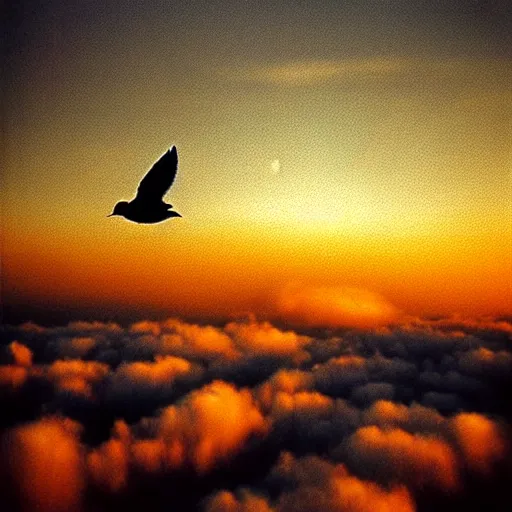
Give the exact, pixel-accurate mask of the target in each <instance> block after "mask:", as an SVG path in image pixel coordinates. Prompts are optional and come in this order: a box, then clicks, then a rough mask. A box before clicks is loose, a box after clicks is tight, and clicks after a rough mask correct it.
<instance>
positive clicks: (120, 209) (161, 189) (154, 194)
mask: <svg viewBox="0 0 512 512" xmlns="http://www.w3.org/2000/svg"><path fill="white" fill-rule="evenodd" d="M177 171H178V151H177V149H176V146H173V147H172V148H171V149H169V150H167V151H166V152H165V153H164V154H163V155H162V156H161V157H160V158H159V159H158V160H157V161H156V162H155V163H154V164H153V167H151V169H150V170H149V171H148V172H147V174H146V175H145V176H144V178H142V180H141V182H140V183H139V186H138V188H137V195H136V196H135V198H134V199H132V200H131V201H130V202H128V201H120V202H118V203H117V204H116V205H115V206H114V210H113V212H112V213H111V214H110V215H107V217H112V216H114V215H119V216H121V217H124V218H125V219H127V220H130V221H132V222H137V223H139V224H156V223H158V222H162V221H164V220H167V219H170V218H172V217H181V215H180V214H179V213H178V212H176V211H174V210H172V209H171V208H172V205H171V204H168V203H165V202H164V201H163V197H164V195H165V194H166V192H167V191H168V190H169V188H171V185H172V183H173V181H174V178H175V177H176V172H177Z"/></svg>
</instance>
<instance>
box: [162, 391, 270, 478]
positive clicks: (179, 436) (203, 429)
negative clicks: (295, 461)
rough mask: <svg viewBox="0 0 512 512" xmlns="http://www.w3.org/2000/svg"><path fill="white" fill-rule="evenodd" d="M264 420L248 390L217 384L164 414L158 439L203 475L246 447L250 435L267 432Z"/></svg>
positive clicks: (178, 462)
mask: <svg viewBox="0 0 512 512" xmlns="http://www.w3.org/2000/svg"><path fill="white" fill-rule="evenodd" d="M265 428H266V427H265V420H264V418H263V416H262V415H261V413H260V411H259V410H258V408H257V407H256V405H255V404H254V401H253V397H252V395H251V393H250V392H249V390H247V389H245V390H244V389H242V390H240V391H239V390H237V389H236V388H235V387H234V386H231V385H229V384H227V383H225V382H222V381H215V382H212V383H211V384H209V385H208V386H205V387H204V388H201V389H199V390H197V391H194V392H192V393H191V394H189V395H187V397H186V398H185V399H184V401H183V402H182V403H180V404H178V405H176V406H174V405H172V406H170V407H167V408H166V409H164V410H163V411H162V414H161V416H160V418H159V427H158V435H159V437H161V438H162V439H163V440H164V441H166V442H167V443H168V444H169V445H170V446H171V447H172V452H173V454H175V455H176V457H175V458H174V459H173V460H172V461H171V462H172V464H175V465H182V464H184V463H187V464H191V465H192V467H194V468H195V469H196V471H198V472H200V473H202V472H205V471H208V470H210V469H211V468H212V467H213V466H214V465H215V463H216V462H218V461H222V460H224V459H226V458H228V457H229V456H231V455H232V454H234V453H236V452H237V451H238V450H240V449H241V448H242V447H243V443H244V441H245V440H246V439H247V438H248V437H249V436H250V435H251V434H258V433H263V432H264V431H265Z"/></svg>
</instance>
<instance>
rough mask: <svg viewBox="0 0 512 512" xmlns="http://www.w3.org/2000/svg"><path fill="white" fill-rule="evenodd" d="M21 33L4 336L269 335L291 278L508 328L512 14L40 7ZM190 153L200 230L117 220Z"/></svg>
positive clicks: (236, 5) (300, 6) (414, 7)
mask: <svg viewBox="0 0 512 512" xmlns="http://www.w3.org/2000/svg"><path fill="white" fill-rule="evenodd" d="M6 25H7V29H6V36H5V42H6V44H5V47H6V70H7V71H6V77H5V93H6V94H5V98H4V113H5V121H4V132H5V133H4V147H5V151H4V156H3V161H4V165H3V166H2V167H3V168H4V171H3V172H2V188H3V190H4V194H3V196H4V199H3V215H2V217H3V221H2V224H3V232H4V234H3V238H2V244H3V245H2V256H3V257H2V260H3V264H2V284H3V295H4V300H5V302H6V303H7V307H6V309H5V315H6V318H7V319H9V318H11V319H12V321H25V320H30V319H31V316H33V315H37V316H38V319H40V320H41V319H43V317H44V315H45V310H48V309H50V308H53V310H54V311H71V310H72V311H73V314H72V316H73V317H74V318H75V319H76V318H80V317H81V318H86V317H87V318H89V317H90V316H91V315H92V316H94V315H98V314H102V315H104V316H105V319H108V318H110V319H114V320H116V319H120V318H125V319H130V320H135V319H137V318H136V316H137V312H141V311H143V312H144V313H146V314H152V315H156V316H159V315H160V316H161V315H165V314H170V313H174V314H181V315H188V316H196V317H205V316H207V317H223V318H225V317H227V316H229V315H230V314H233V313H235V314H238V313H241V314H243V313H245V312H247V311H251V312H255V313H257V314H259V315H261V316H264V317H268V318H271V317H272V316H275V315H276V310H277V309H279V308H278V307H277V303H278V302H279V299H278V297H279V296H280V295H281V294H282V293H283V290H286V289H287V287H289V286H291V285H297V286H302V287H306V288H309V287H314V288H318V287H328V288H336V289H341V290H345V289H356V290H362V291H363V293H366V292H369V293H375V294H378V295H379V296H382V297H383V298H384V299H385V300H386V301H388V302H389V303H390V304H391V305H393V306H394V307H395V308H397V310H400V311H404V312H405V313H412V314H428V315H443V314H452V313H460V314H469V315H482V314H483V315H507V314H510V313H511V304H512V300H511V299H512V287H511V277H512V275H511V273H512V261H511V256H510V253H509V250H510V248H511V246H512V227H511V222H510V221H511V218H512V202H511V199H510V198H511V191H512V190H511V187H512V181H511V180H512V153H511V151H512V150H511V147H512V144H511V142H512V140H511V137H512V130H511V125H512V111H511V105H512V103H511V89H510V82H511V78H512V62H511V54H510V47H511V36H510V27H511V13H510V7H509V6H508V2H505V1H491V2H479V1H475V2H465V1H464V2H463V1H455V2H444V1H441V2H435V3H430V2H420V1H413V2H410V1H407V2H406V1H399V0H395V1H391V0H389V1H385V0H382V1H363V2H350V1H348V2H279V3H278V4H276V3H275V2H251V1H246V2H238V1H237V2H234V1H233V2H230V1H227V2H226V1H224V2H217V1H213V2H211V1H210V2H201V1H199V2H164V1H161V2H158V1H149V2H144V4H141V3H138V2H96V1H90V2H86V3H83V2H73V1H72V2H66V3H63V2H51V1H50V2H20V3H19V5H17V6H12V7H10V8H9V10H8V11H7V16H6ZM172 145H176V146H177V148H178V153H179V159H180V162H179V171H178V176H177V179H176V182H175V184H174V186H173V188H172V189H171V190H170V192H169V195H168V196H167V199H168V200H169V202H171V203H172V204H173V205H174V207H175V209H176V210H177V211H178V212H180V214H181V215H182V216H183V218H182V219H173V220H172V221H170V222H165V223H162V224H158V225H155V226H149V227H148V226H137V225H134V224H132V223H129V222H127V221H124V220H122V219H121V218H112V219H108V220H107V219H106V218H105V217H106V215H108V214H109V213H110V212H111V211H112V208H113V206H114V204H115V203H116V202H117V201H119V200H122V199H124V200H130V199H131V198H133V196H134V194H135V191H136V187H137V185H138V182H139V180H140V179H141V178H142V176H143V175H144V174H145V172H147V170H148V169H149V168H150V166H151V165H152V163H153V162H154V161H155V160H156V159H157V158H158V157H159V156H160V155H162V154H163V153H164V152H165V151H166V150H167V149H168V148H169V147H170V146H172ZM342 293H344V292H342ZM357 293H359V292H357ZM43 320H44V319H43Z"/></svg>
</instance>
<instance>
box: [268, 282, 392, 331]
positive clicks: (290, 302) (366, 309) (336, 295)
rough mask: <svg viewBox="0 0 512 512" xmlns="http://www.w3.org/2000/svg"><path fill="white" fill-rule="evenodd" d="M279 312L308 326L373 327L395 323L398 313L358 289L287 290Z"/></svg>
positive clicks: (304, 288) (384, 302) (295, 321)
mask: <svg viewBox="0 0 512 512" xmlns="http://www.w3.org/2000/svg"><path fill="white" fill-rule="evenodd" d="M277 308H278V311H279V312H280V313H281V315H282V316H283V317H284V318H286V320H288V321H291V322H294V323H296V324H297V325H303V326H304V325H305V326H320V327H362V328H367V327H374V326H378V325H385V324H388V323H390V322H391V321H392V320H394V319H395V317H396V315H397V311H396V309H395V308H394V307H393V306H392V305H391V304H390V303H388V302H387V301H386V300H385V299H384V298H382V297H381V296H379V295H377V294H375V293H373V292H370V291H367V290H362V289H357V288H335V287H301V286H294V285H291V286H288V287H286V288H285V289H284V290H283V291H282V292H281V294H280V296H279V297H278V301H277Z"/></svg>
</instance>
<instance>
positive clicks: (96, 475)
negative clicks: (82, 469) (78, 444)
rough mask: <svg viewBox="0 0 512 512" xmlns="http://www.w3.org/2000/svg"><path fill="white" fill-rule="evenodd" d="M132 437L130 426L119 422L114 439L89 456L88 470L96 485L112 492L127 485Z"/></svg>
mask: <svg viewBox="0 0 512 512" xmlns="http://www.w3.org/2000/svg"><path fill="white" fill-rule="evenodd" d="M130 437H131V436H130V431H129V428H128V426H127V425H126V424H125V423H124V422H122V421H117V422H116V424H115V425H114V428H113V437H112V438H111V439H109V440H108V441H106V442H105V443H103V444H102V445H101V446H100V447H98V448H96V449H95V450H92V451H91V452H90V453H89V454H88V455H87V459H86V462H87V469H88V471H89V475H90V476H91V478H92V480H93V482H94V483H95V484H96V485H98V486H100V487H103V488H105V489H107V490H109V491H111V492H117V491H119V490H121V489H122V488H123V487H124V486H125V485H126V481H127V477H128V457H129V451H128V450H129V444H130Z"/></svg>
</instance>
